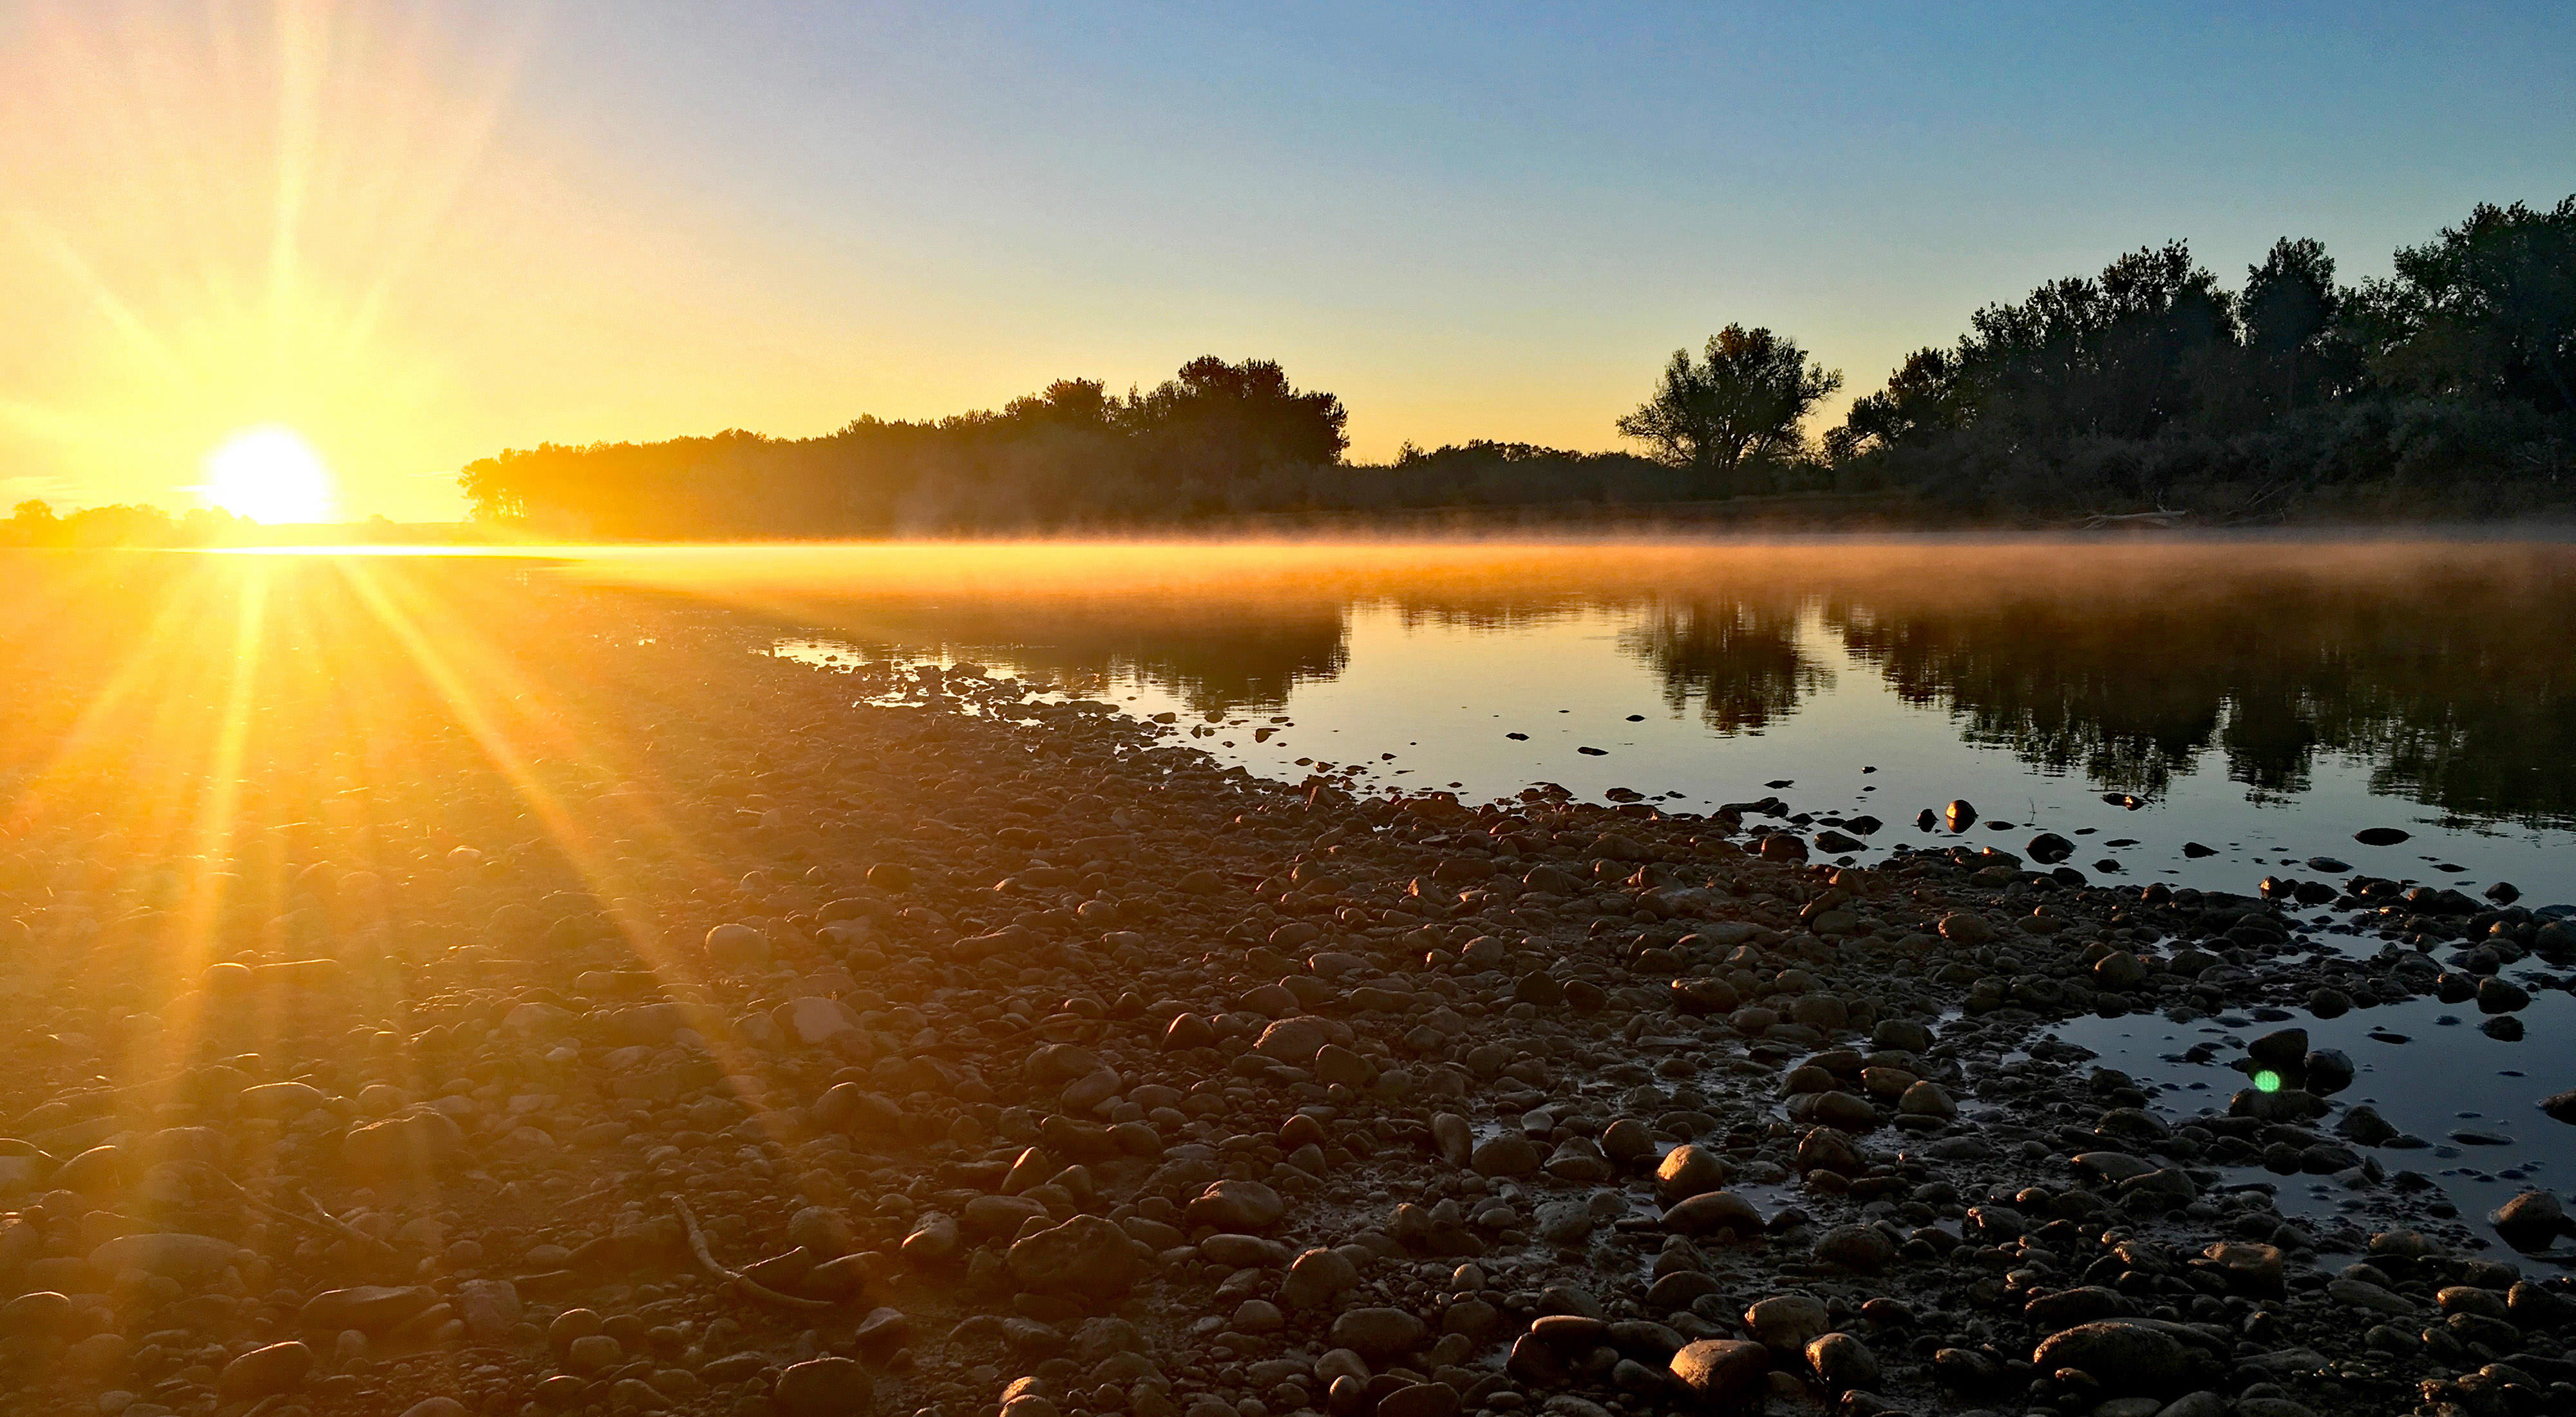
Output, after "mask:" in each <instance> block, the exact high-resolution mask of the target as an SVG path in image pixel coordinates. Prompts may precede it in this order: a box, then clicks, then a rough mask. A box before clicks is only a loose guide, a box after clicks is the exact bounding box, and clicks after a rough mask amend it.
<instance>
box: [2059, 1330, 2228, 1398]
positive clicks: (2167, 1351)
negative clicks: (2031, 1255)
mask: <svg viewBox="0 0 2576 1417" xmlns="http://www.w3.org/2000/svg"><path fill="white" fill-rule="evenodd" d="M2030 1361H2031V1366H2032V1367H2035V1368H2037V1369H2038V1370H2039V1371H2041V1372H2043V1373H2053V1372H2056V1371H2057V1370H2058V1369H2060V1368H2075V1369H2078V1370H2080V1371H2082V1372H2085V1373H2088V1374H2091V1375H2092V1377H2093V1378H2094V1380H2095V1381H2097V1382H2099V1383H2101V1385H2102V1386H2103V1388H2105V1389H2106V1390H2108V1391H2111V1392H2115V1393H2146V1394H2150V1395H2153V1396H2157V1397H2171V1396H2175V1395H2177V1394H2180V1393H2183V1392H2187V1391H2189V1390H2190V1389H2192V1388H2194V1387H2197V1386H2199V1385H2200V1384H2201V1381H2202V1379H2203V1378H2205V1377H2207V1376H2211V1374H2210V1373H2209V1372H2208V1366H2209V1365H2208V1364H2207V1362H2206V1360H2205V1359H2204V1357H2203V1355H2201V1354H2199V1353H2196V1352H2194V1351H2193V1348H2192V1346H2191V1345H2190V1344H2187V1343H2185V1342H2184V1341H2183V1340H2181V1339H2180V1338H2177V1337H2175V1336H2174V1335H2173V1334H2172V1333H2169V1332H2167V1331H2166V1330H2165V1329H2163V1328H2162V1327H2160V1326H2155V1325H2151V1324H2149V1323H2147V1322H2145V1321H2142V1320H2135V1319H2103V1320H2099V1321H2097V1322H2094V1323H2089V1324H2077V1325H2076V1326H2075V1327H2073V1328H2070V1329H2065V1330H2063V1331H2061V1332H2058V1333H2053V1334H2050V1335H2049V1336H2048V1337H2047V1338H2044V1339H2042V1340H2040V1343H2039V1347H2038V1348H2036V1349H2034V1350H2033V1351H2032V1353H2031V1358H2030Z"/></svg>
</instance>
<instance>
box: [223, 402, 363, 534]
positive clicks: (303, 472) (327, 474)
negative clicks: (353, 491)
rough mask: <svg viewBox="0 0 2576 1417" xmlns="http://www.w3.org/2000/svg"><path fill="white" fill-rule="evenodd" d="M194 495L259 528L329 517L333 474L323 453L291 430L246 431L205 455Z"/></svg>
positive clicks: (269, 427)
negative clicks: (201, 482) (201, 483)
mask: <svg viewBox="0 0 2576 1417" xmlns="http://www.w3.org/2000/svg"><path fill="white" fill-rule="evenodd" d="M197 494H198V495H199V496H200V497H203V498H204V499H205V502H206V505H207V506H210V507H221V508H223V509H224V510H225V511H227V512H230V513H232V514H233V515H235V516H240V517H248V518H250V519H251V520H252V521H255V522H258V523H261V524H262V525H272V524H275V523H278V522H319V521H328V520H330V518H331V511H332V500H333V499H332V486H331V470H330V469H329V468H327V467H324V466H323V465H322V455H321V454H319V453H317V452H315V451H313V445H312V444H310V443H307V442H305V441H304V439H303V437H302V436H301V435H299V434H297V433H296V431H295V430H294V429H292V428H281V427H278V426H276V425H274V424H270V425H266V426H263V427H258V428H245V429H243V430H241V431H240V432H238V433H235V434H234V435H232V436H231V437H229V438H227V439H225V440H224V442H223V445H222V446H221V447H218V448H216V449H215V450H214V451H213V452H211V453H208V454H207V455H206V481H205V485H204V486H202V487H199V488H198V489H197Z"/></svg>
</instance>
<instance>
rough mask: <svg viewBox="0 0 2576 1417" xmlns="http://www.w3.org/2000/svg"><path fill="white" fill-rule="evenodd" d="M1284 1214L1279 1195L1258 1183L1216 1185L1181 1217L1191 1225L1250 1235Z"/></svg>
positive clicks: (1193, 1203) (1271, 1223) (1210, 1187)
mask: <svg viewBox="0 0 2576 1417" xmlns="http://www.w3.org/2000/svg"><path fill="white" fill-rule="evenodd" d="M1287 1213H1288V1203H1287V1202H1285V1201H1283V1200H1281V1199H1280V1198H1279V1193H1278V1192H1277V1191H1274V1190H1272V1189H1270V1188H1269V1187H1268V1186H1265V1185H1263V1184H1262V1183H1260V1182H1259V1181H1234V1180H1226V1181H1216V1182H1212V1183H1210V1184H1209V1186H1208V1188H1207V1189H1206V1190H1205V1191H1202V1192H1200V1193H1199V1195H1198V1198H1197V1199H1195V1200H1193V1201H1191V1202H1190V1204H1189V1209H1188V1211H1187V1212H1186V1213H1185V1214H1184V1219H1186V1220H1187V1221H1188V1222H1189V1223H1190V1224H1191V1225H1194V1226H1195V1225H1206V1226H1212V1227H1214V1228H1215V1229H1218V1230H1229V1231H1234V1232H1236V1233H1238V1234H1251V1233H1253V1232H1255V1231H1261V1230H1267V1229H1269V1228H1270V1227H1271V1226H1273V1225H1276V1224H1278V1223H1279V1217H1281V1216H1283V1215H1286V1214H1287Z"/></svg>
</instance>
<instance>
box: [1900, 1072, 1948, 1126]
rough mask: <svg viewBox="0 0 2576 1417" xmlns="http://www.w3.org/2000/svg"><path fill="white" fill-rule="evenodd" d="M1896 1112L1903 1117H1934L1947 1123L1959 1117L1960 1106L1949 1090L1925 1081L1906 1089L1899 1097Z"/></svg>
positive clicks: (1927, 1080)
mask: <svg viewBox="0 0 2576 1417" xmlns="http://www.w3.org/2000/svg"><path fill="white" fill-rule="evenodd" d="M1896 1111H1897V1115H1899V1116H1903V1117H1932V1118H1936V1119H1938V1120H1940V1121H1944V1122H1946V1121H1950V1120H1952V1119H1954V1118H1956V1117H1957V1116H1958V1115H1959V1104H1958V1102H1957V1101H1956V1100H1954V1099H1953V1098H1952V1097H1951V1096H1950V1091H1949V1089H1947V1088H1945V1087H1943V1086H1941V1084H1939V1083H1937V1082H1933V1081H1931V1080H1929V1079H1925V1080H1924V1081H1921V1082H1917V1083H1915V1084H1914V1085H1913V1086H1911V1087H1908V1088H1906V1089H1905V1091H1904V1092H1903V1093H1902V1094H1900V1095H1899V1096H1898V1097H1897V1099H1896Z"/></svg>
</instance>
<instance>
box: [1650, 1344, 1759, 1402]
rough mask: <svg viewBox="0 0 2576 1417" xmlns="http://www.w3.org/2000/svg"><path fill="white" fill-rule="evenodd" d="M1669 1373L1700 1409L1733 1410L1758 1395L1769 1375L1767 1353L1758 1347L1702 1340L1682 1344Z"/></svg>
mask: <svg viewBox="0 0 2576 1417" xmlns="http://www.w3.org/2000/svg"><path fill="white" fill-rule="evenodd" d="M1669 1371H1670V1372H1671V1373H1672V1377H1673V1381H1674V1382H1676V1383H1679V1384H1680V1385H1681V1388H1682V1391H1684V1392H1687V1393H1689V1394H1690V1395H1691V1398H1692V1399H1693V1400H1694V1401H1696V1402H1698V1403H1699V1404H1700V1405H1701V1406H1704V1407H1728V1406H1734V1405H1737V1404H1740V1403H1742V1402H1744V1401H1745V1400H1746V1399H1747V1398H1750V1397H1752V1396H1754V1395H1755V1394H1757V1393H1758V1392H1760V1391H1761V1389H1762V1384H1763V1381H1764V1379H1765V1378H1767V1377H1768V1376H1769V1374H1770V1372H1771V1352H1770V1350H1769V1349H1766V1348H1764V1347H1763V1346H1762V1345H1761V1344H1759V1343H1746V1342H1743V1341H1741V1340H1738V1339H1731V1338H1703V1339H1700V1340H1698V1341H1697V1342H1695V1343H1685V1344H1683V1345H1682V1346H1681V1350H1680V1351H1679V1352H1677V1353H1675V1354H1673V1360H1672V1363H1671V1364H1670V1365H1669Z"/></svg>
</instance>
